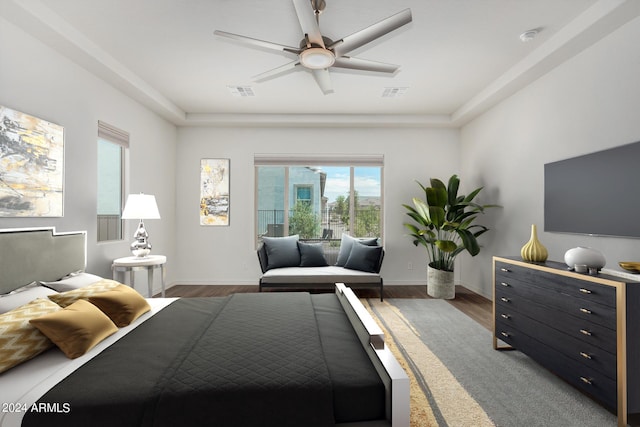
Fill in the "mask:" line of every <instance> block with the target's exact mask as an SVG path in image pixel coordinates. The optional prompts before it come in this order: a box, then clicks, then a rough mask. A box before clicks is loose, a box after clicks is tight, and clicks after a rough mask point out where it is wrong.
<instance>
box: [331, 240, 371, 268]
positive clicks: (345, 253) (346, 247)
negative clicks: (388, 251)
mask: <svg viewBox="0 0 640 427" xmlns="http://www.w3.org/2000/svg"><path fill="white" fill-rule="evenodd" d="M354 242H359V243H362V244H363V245H366V246H377V245H378V238H376V237H372V238H369V239H356V238H355V237H351V236H349V235H348V234H343V235H342V240H341V241H340V252H338V260H337V261H336V265H337V266H338V267H344V266H345V264H346V263H347V260H348V259H349V254H351V247H352V246H353V243H354Z"/></svg>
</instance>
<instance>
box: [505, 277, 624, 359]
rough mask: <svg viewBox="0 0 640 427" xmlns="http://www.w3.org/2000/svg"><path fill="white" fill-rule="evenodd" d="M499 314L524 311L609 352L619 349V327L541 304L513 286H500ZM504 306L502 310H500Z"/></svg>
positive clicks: (523, 312)
mask: <svg viewBox="0 0 640 427" xmlns="http://www.w3.org/2000/svg"><path fill="white" fill-rule="evenodd" d="M495 297H496V303H497V304H496V316H502V315H512V314H514V313H521V314H524V315H526V316H527V317H530V318H532V319H536V320H538V321H539V322H541V323H544V324H546V325H549V326H550V327H552V328H554V329H557V330H558V331H560V332H563V333H565V334H567V335H569V336H571V337H573V338H575V339H578V340H580V341H582V342H584V343H587V344H589V345H593V346H596V347H598V348H600V349H602V350H605V351H608V352H609V353H615V352H616V346H617V337H616V331H615V330H614V329H611V328H607V327H605V326H602V325H601V324H599V323H596V322H592V321H590V320H591V319H588V318H585V317H587V316H586V315H583V314H582V313H581V315H579V316H573V315H570V314H568V313H567V312H566V311H564V310H559V309H557V308H554V307H549V306H547V305H542V304H539V303H538V302H536V301H533V300H531V299H527V298H525V297H523V296H521V295H520V294H518V293H516V292H514V291H513V288H505V287H504V286H497V287H496V290H495ZM498 308H500V310H498Z"/></svg>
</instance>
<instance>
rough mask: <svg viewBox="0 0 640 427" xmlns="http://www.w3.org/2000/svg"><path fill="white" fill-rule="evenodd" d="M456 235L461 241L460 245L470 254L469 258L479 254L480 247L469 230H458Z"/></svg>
mask: <svg viewBox="0 0 640 427" xmlns="http://www.w3.org/2000/svg"><path fill="white" fill-rule="evenodd" d="M458 235H459V236H460V239H461V240H462V245H463V246H464V248H465V249H466V250H467V251H468V252H469V253H470V254H471V256H476V255H478V253H480V245H478V241H477V240H476V238H475V236H474V235H473V233H471V232H470V231H469V230H458Z"/></svg>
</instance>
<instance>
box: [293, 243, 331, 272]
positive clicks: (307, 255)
mask: <svg viewBox="0 0 640 427" xmlns="http://www.w3.org/2000/svg"><path fill="white" fill-rule="evenodd" d="M298 250H299V251H300V267H325V266H327V265H329V264H327V259H326V258H325V257H324V251H323V250H322V243H303V242H298Z"/></svg>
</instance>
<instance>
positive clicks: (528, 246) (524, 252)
mask: <svg viewBox="0 0 640 427" xmlns="http://www.w3.org/2000/svg"><path fill="white" fill-rule="evenodd" d="M520 256H521V257H522V259H523V260H525V261H532V262H545V261H546V260H547V257H548V256H549V252H547V248H545V247H544V245H543V244H542V243H540V240H538V233H537V230H536V225H535V224H531V238H530V239H529V241H528V242H527V243H525V245H524V246H523V247H522V249H521V250H520Z"/></svg>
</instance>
